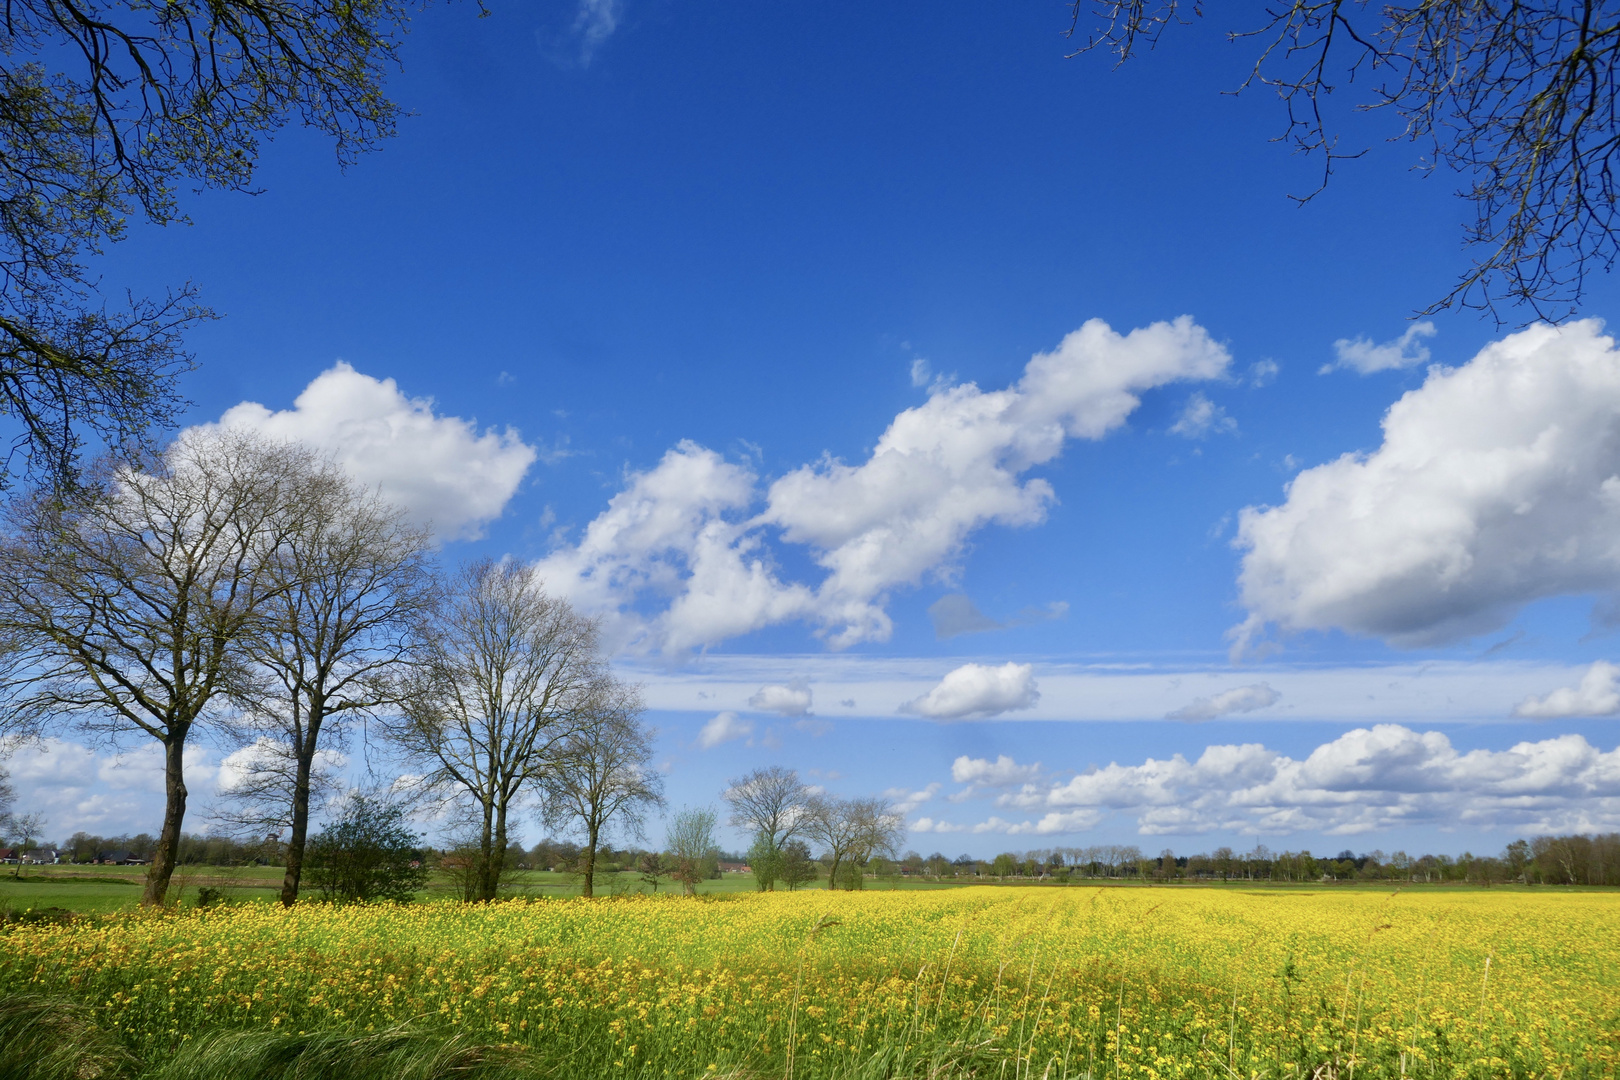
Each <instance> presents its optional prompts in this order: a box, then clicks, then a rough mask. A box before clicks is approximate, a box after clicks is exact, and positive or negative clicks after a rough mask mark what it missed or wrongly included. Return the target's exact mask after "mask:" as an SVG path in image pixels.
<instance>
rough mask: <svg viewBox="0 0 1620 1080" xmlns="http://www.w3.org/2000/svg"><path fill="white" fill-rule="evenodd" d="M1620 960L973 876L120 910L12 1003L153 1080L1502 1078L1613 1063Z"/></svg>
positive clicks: (1584, 946) (1519, 910)
mask: <svg viewBox="0 0 1620 1080" xmlns="http://www.w3.org/2000/svg"><path fill="white" fill-rule="evenodd" d="M1617 960H1620V898H1615V897H1611V896H1608V895H1604V894H1592V893H1587V894H1560V893H1550V892H1548V893H1540V892H1538V893H1525V892H1513V893H1506V892H1474V893H1447V894H1433V893H1428V894H1425V893H1400V892H1397V893H1393V894H1392V893H1378V892H1371V891H1356V892H1348V891H1326V890H1324V891H1310V890H1303V889H1301V890H1289V891H1281V890H1255V891H1237V890H1203V889H1196V890H1195V889H1186V890H1180V889H1177V890H1171V889H1074V888H1071V889H1063V890H1056V889H1014V888H986V889H976V888H969V889H957V890H950V891H944V892H927V893H921V892H912V893H902V892H891V893H868V894H860V893H855V894H846V893H838V894H829V893H826V892H811V893H803V892H801V893H794V894H772V895H764V896H760V895H743V896H736V897H728V898H724V899H715V900H699V901H687V900H682V899H679V898H664V897H642V898H631V899H621V900H613V901H594V902H582V901H546V900H538V901H527V902H523V901H519V902H512V903H503V904H496V905H491V906H485V907H476V906H463V905H460V904H433V905H418V906H411V907H370V908H328V907H323V906H320V905H300V906H299V907H297V908H295V909H293V910H291V911H283V910H280V909H277V908H275V907H273V906H270V905H258V904H253V905H238V906H232V907H226V908H221V909H206V910H203V911H193V912H183V913H174V912H170V913H160V914H139V915H121V916H109V917H102V918H97V919H90V920H79V921H76V922H73V923H71V924H68V925H61V926H48V925H29V926H19V927H13V928H10V929H8V930H6V931H5V932H4V935H3V936H0V994H10V995H13V996H12V999H11V1000H12V1001H13V1002H23V1003H24V1005H27V1002H28V1001H29V1000H30V999H28V998H24V997H19V996H17V995H49V996H51V997H54V998H57V999H67V1000H71V1001H73V1002H77V1003H80V1005H81V1006H82V1008H83V1009H84V1010H86V1011H87V1012H86V1015H89V1016H93V1018H94V1027H95V1028H96V1030H98V1031H100V1032H102V1033H104V1034H105V1035H106V1037H107V1038H109V1039H111V1040H113V1041H114V1042H116V1044H117V1045H118V1046H119V1047H121V1048H123V1050H124V1051H127V1053H128V1054H129V1055H130V1061H131V1065H130V1068H131V1069H132V1070H136V1071H140V1072H143V1073H145V1074H148V1075H152V1076H157V1075H173V1070H174V1069H175V1068H177V1067H179V1066H180V1065H181V1064H184V1063H185V1062H186V1061H192V1062H193V1063H194V1064H195V1063H196V1062H198V1061H202V1062H204V1064H203V1065H197V1066H196V1069H201V1070H202V1071H196V1069H194V1070H193V1073H191V1074H188V1075H197V1076H199V1077H201V1076H203V1075H204V1074H205V1073H208V1072H209V1071H210V1070H212V1074H213V1075H217V1076H220V1077H222V1078H223V1077H227V1076H228V1077H230V1078H231V1080H252V1078H253V1077H256V1076H289V1077H290V1076H293V1075H295V1071H293V1070H292V1066H291V1065H290V1064H289V1063H291V1062H295V1061H296V1060H298V1059H299V1057H300V1055H302V1054H304V1053H306V1052H308V1053H311V1054H315V1055H316V1057H315V1058H311V1059H310V1061H311V1063H312V1064H313V1062H314V1061H315V1060H316V1058H320V1055H322V1054H324V1055H326V1057H325V1058H320V1060H324V1061H325V1062H326V1064H325V1065H323V1066H321V1067H320V1070H319V1071H317V1072H311V1073H307V1075H319V1074H320V1072H321V1071H337V1070H338V1067H337V1065H336V1064H335V1063H334V1062H335V1059H334V1058H332V1055H334V1054H337V1055H338V1056H339V1057H341V1056H342V1055H343V1054H345V1053H348V1054H351V1055H353V1054H358V1055H359V1056H360V1057H362V1058H364V1059H365V1060H367V1061H371V1060H373V1059H376V1058H377V1056H378V1055H384V1056H386V1054H387V1053H394V1054H399V1053H404V1052H405V1050H404V1049H402V1048H406V1047H414V1048H415V1052H418V1053H419V1054H421V1055H425V1057H424V1060H426V1058H428V1057H432V1056H433V1055H435V1054H437V1055H440V1056H441V1058H442V1059H443V1060H444V1061H455V1060H462V1059H460V1058H457V1057H456V1055H457V1054H461V1055H463V1056H465V1055H468V1054H471V1055H472V1057H471V1058H467V1059H466V1060H467V1061H468V1062H471V1064H465V1063H464V1065H463V1066H456V1067H454V1068H451V1067H450V1066H448V1065H447V1066H445V1068H447V1069H449V1070H450V1071H448V1072H443V1073H442V1075H447V1076H448V1075H472V1074H474V1073H477V1072H479V1071H480V1070H485V1071H487V1070H497V1071H499V1072H501V1073H502V1074H512V1075H528V1076H540V1075H545V1076H557V1077H564V1078H571V1077H587V1076H590V1077H598V1076H614V1075H624V1076H660V1077H663V1076H669V1077H696V1076H704V1075H710V1076H712V1075H715V1074H722V1073H723V1074H739V1075H757V1076H771V1077H778V1076H780V1077H783V1078H784V1080H791V1078H792V1077H802V1078H806V1080H808V1078H811V1077H823V1076H826V1077H835V1076H852V1077H853V1076H873V1077H877V1076H934V1075H981V1076H995V1077H998V1078H1006V1080H1017V1078H1021V1077H1024V1076H1031V1077H1034V1076H1040V1077H1047V1078H1054V1080H1055V1078H1058V1077H1066V1076H1072V1077H1080V1076H1089V1077H1092V1078H1095V1080H1103V1078H1112V1077H1143V1078H1149V1080H1156V1078H1160V1077H1165V1078H1170V1077H1223V1078H1228V1080H1230V1078H1232V1077H1238V1078H1250V1077H1301V1078H1304V1077H1317V1078H1319V1080H1325V1078H1327V1077H1344V1078H1345V1080H1350V1078H1352V1077H1354V1076H1365V1077H1368V1078H1369V1080H1372V1078H1375V1077H1479V1078H1482V1080H1483V1078H1485V1077H1549V1078H1552V1077H1558V1078H1562V1077H1572V1078H1573V1077H1615V1076H1616V1075H1620V968H1617V964H1616V961H1617ZM18 1007H22V1006H18ZM27 1007H29V1008H33V1007H34V1006H27ZM311 1033H314V1034H311ZM390 1040H393V1041H392V1042H391V1041H390ZM343 1047H349V1048H350V1049H348V1050H345V1049H343ZM355 1047H358V1048H359V1049H354V1048H355ZM368 1047H369V1049H368ZM278 1048H279V1049H278ZM311 1048H313V1049H311ZM390 1048H392V1049H390ZM491 1048H493V1049H491ZM177 1050H179V1051H180V1054H179V1056H178V1057H176V1056H175V1052H176V1051H177ZM107 1053H111V1051H107ZM233 1054H234V1055H236V1056H235V1057H232V1055H233ZM199 1055H200V1056H199ZM445 1055H448V1056H445ZM103 1056H105V1054H104V1055H103ZM249 1059H251V1060H252V1061H259V1062H261V1064H262V1063H263V1062H264V1061H270V1062H272V1063H275V1062H279V1063H280V1064H276V1065H275V1066H274V1068H270V1067H269V1066H265V1067H263V1068H260V1067H257V1066H250V1065H248V1064H244V1062H246V1061H248V1060H249ZM12 1060H15V1057H14V1056H13V1057H12ZM109 1060H110V1059H109ZM401 1060H403V1059H401ZM209 1061H212V1062H214V1064H213V1065H207V1064H206V1062H209ZM188 1067H190V1066H188ZM424 1067H425V1066H424ZM416 1068H417V1066H414V1065H413V1066H411V1067H410V1068H406V1067H405V1065H403V1064H400V1065H399V1066H398V1067H397V1068H395V1069H394V1071H393V1072H392V1073H389V1074H388V1075H400V1076H403V1075H407V1074H409V1075H417V1074H418V1073H417V1072H416V1071H412V1070H415V1069H416ZM266 1069H269V1071H266ZM277 1070H279V1071H277ZM513 1070H515V1072H514V1071H513ZM342 1071H348V1072H350V1073H352V1075H353V1076H356V1077H358V1076H360V1075H362V1074H364V1075H371V1073H370V1072H368V1071H367V1070H365V1069H359V1068H353V1067H347V1066H346V1067H344V1069H343V1070H342ZM17 1075H23V1074H20V1073H19V1074H17ZM296 1075H306V1073H303V1072H297V1073H296ZM378 1075H383V1074H378ZM421 1075H423V1076H428V1075H440V1073H433V1072H432V1071H431V1070H430V1071H429V1072H427V1073H421Z"/></svg>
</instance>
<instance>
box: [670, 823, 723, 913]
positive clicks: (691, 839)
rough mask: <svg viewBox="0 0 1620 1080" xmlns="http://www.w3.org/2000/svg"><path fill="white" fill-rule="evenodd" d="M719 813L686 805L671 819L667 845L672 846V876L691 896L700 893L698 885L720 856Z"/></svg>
mask: <svg viewBox="0 0 1620 1080" xmlns="http://www.w3.org/2000/svg"><path fill="white" fill-rule="evenodd" d="M717 824H719V816H718V815H717V814H715V812H714V811H713V810H712V809H710V808H709V807H707V806H696V807H685V808H683V809H681V810H680V811H678V812H677V813H676V814H675V816H674V817H673V818H671V819H670V822H669V832H668V835H667V836H666V838H665V846H667V847H668V848H669V858H670V863H671V866H670V876H671V877H673V878H674V879H675V880H676V881H679V882H680V883H681V886H682V888H684V889H685V891H686V895H687V896H695V895H696V894H697V884H698V882H700V881H702V880H703V878H704V876H705V874H706V873H707V871H708V868H709V866H710V865H711V864H713V863H714V862H715V861H716V860H718V858H719V847H718V845H716V843H715V840H714V828H715V826H716V825H717Z"/></svg>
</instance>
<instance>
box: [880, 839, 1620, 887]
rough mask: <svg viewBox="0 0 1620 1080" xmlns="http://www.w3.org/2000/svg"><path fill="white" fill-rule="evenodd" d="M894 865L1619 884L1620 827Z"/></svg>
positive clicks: (994, 872)
mask: <svg viewBox="0 0 1620 1080" xmlns="http://www.w3.org/2000/svg"><path fill="white" fill-rule="evenodd" d="M894 869H895V872H897V873H899V874H902V875H906V876H915V877H932V878H936V879H941V880H943V879H948V878H998V879H1001V880H1007V879H1025V880H1049V881H1050V880H1075V879H1088V878H1090V879H1107V878H1119V879H1133V880H1136V881H1144V882H1145V881H1159V882H1171V881H1289V882H1314V881H1389V882H1402V883H1419V884H1443V883H1448V882H1449V883H1457V884H1476V885H1486V886H1489V885H1497V884H1506V883H1518V884H1523V885H1620V833H1601V834H1593V835H1585V834H1580V833H1572V834H1568V835H1561V836H1537V837H1533V838H1531V839H1527V840H1526V839H1520V840H1514V841H1513V842H1512V843H1510V844H1508V845H1507V846H1506V847H1505V848H1504V849H1503V851H1502V852H1501V853H1500V854H1498V855H1475V854H1473V853H1472V852H1467V851H1465V852H1463V853H1462V854H1461V855H1457V856H1452V855H1446V854H1429V855H1409V854H1407V853H1406V852H1404V851H1395V852H1391V853H1387V854H1386V853H1385V852H1383V851H1371V852H1362V853H1359V854H1358V853H1356V852H1353V851H1350V850H1349V849H1345V850H1343V851H1340V852H1339V853H1338V854H1337V855H1332V856H1326V855H1324V856H1316V855H1312V854H1311V853H1310V851H1308V850H1305V851H1272V850H1271V849H1270V848H1268V847H1266V846H1265V845H1264V844H1259V845H1256V846H1255V847H1254V848H1253V849H1252V850H1250V851H1246V852H1238V851H1234V850H1233V849H1232V848H1230V847H1218V848H1216V849H1214V850H1213V851H1211V852H1209V853H1207V854H1205V853H1201V854H1196V855H1177V854H1176V853H1175V852H1174V851H1171V850H1170V849H1168V848H1166V849H1164V850H1163V851H1161V852H1160V853H1159V854H1158V855H1157V856H1151V855H1147V854H1144V853H1143V851H1142V849H1141V848H1139V847H1137V846H1135V845H1121V844H1104V845H1094V846H1091V847H1056V848H1037V849H1033V850H1030V851H1023V852H1012V851H1008V852H1003V853H1001V854H1000V855H997V856H996V857H995V858H993V859H977V858H974V857H973V856H971V855H962V856H958V857H957V858H955V859H948V858H946V857H945V855H943V854H942V853H940V852H935V853H934V854H932V855H927V856H924V855H920V854H918V853H917V852H915V851H908V852H906V854H905V855H904V856H902V857H901V858H900V860H899V862H898V864H897V865H896V866H895V868H894Z"/></svg>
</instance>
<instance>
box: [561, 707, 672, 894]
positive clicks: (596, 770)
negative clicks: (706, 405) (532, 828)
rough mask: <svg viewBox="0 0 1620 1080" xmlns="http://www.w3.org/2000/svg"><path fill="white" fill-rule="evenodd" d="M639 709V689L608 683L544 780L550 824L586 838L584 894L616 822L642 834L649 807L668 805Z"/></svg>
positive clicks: (591, 889)
mask: <svg viewBox="0 0 1620 1080" xmlns="http://www.w3.org/2000/svg"><path fill="white" fill-rule="evenodd" d="M641 711H642V705H641V694H640V692H639V691H638V690H637V688H636V687H632V686H625V685H623V684H614V685H611V686H608V687H606V688H605V690H604V693H603V695H602V700H601V702H600V704H598V705H597V706H596V708H595V709H594V711H593V712H592V713H591V714H589V715H587V716H586V717H584V718H583V724H582V726H581V727H580V729H579V730H578V731H577V732H576V733H575V734H574V735H573V736H571V737H570V738H569V739H568V740H567V741H566V742H565V743H564V744H563V745H562V747H561V749H560V751H559V752H558V754H557V756H556V761H555V764H554V765H553V767H552V768H551V770H550V771H549V772H548V773H547V774H546V775H545V777H544V778H543V779H542V781H541V788H542V790H543V791H544V800H543V802H542V804H541V814H542V818H543V820H544V821H545V823H546V825H547V826H548V827H549V828H553V829H577V830H578V831H579V832H580V833H581V834H583V836H584V837H585V850H584V851H583V852H581V853H580V862H579V866H580V874H581V877H582V878H583V888H582V890H581V894H582V895H584V896H592V895H594V893H595V882H596V851H597V848H598V846H599V845H600V843H601V841H602V840H603V839H604V838H605V837H606V836H607V835H608V832H609V830H610V829H612V828H613V827H614V826H617V827H618V828H620V829H621V830H623V831H625V832H627V833H629V834H630V835H632V836H634V837H637V838H644V837H645V831H644V822H645V820H646V814H647V811H648V810H651V809H653V808H654V807H658V806H662V805H663V804H664V778H663V777H662V776H660V775H659V773H658V770H656V769H654V768H652V767H651V766H650V764H649V762H651V760H652V754H653V745H652V733H651V732H649V731H648V730H647V728H646V727H645V725H643V724H642V722H641Z"/></svg>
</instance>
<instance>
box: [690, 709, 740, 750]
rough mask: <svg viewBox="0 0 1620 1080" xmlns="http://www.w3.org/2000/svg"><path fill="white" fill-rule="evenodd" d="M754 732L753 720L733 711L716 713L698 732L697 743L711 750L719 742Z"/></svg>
mask: <svg viewBox="0 0 1620 1080" xmlns="http://www.w3.org/2000/svg"><path fill="white" fill-rule="evenodd" d="M753 733H754V722H753V721H752V720H749V719H747V718H745V717H741V716H738V715H737V714H736V713H734V712H723V713H716V714H715V715H714V718H713V719H711V720H710V721H709V722H708V723H706V724H704V725H703V730H702V731H699V732H698V745H699V746H701V747H702V748H703V749H705V750H713V749H714V748H715V747H717V746H719V745H720V744H721V743H728V742H732V741H734V740H737V739H746V738H748V737H749V736H751V735H752V734H753Z"/></svg>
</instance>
